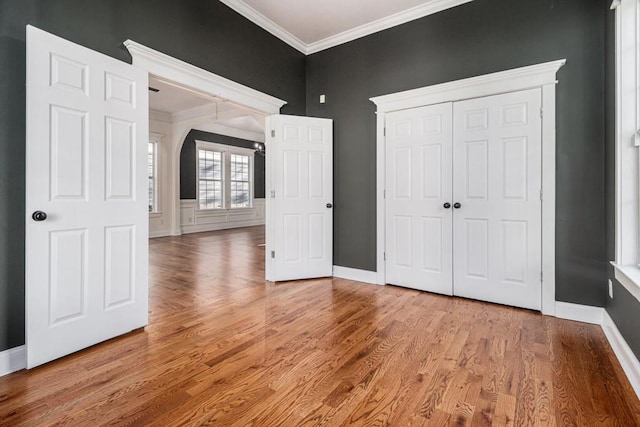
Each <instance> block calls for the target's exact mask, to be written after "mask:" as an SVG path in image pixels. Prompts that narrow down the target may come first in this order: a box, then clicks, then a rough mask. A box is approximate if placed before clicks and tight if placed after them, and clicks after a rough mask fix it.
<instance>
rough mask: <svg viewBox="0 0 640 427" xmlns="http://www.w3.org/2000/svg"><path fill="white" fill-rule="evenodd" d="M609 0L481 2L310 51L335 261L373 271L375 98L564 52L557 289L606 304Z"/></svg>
mask: <svg viewBox="0 0 640 427" xmlns="http://www.w3.org/2000/svg"><path fill="white" fill-rule="evenodd" d="M605 3H606V2H605V1H603V0H475V1H473V2H471V3H467V4H464V5H461V6H458V7H455V8H453V9H449V10H447V11H443V12H440V13H437V14H435V15H431V16H428V17H425V18H422V19H419V20H416V21H413V22H410V23H407V24H404V25H401V26H398V27H395V28H391V29H388V30H385V31H382V32H380V33H377V34H373V35H371V36H368V37H365V38H362V39H359V40H355V41H353V42H350V43H347V44H344V45H341V46H337V47H334V48H332V49H329V50H326V51H323V52H319V53H316V54H314V55H311V56H310V57H308V58H307V114H308V115H311V116H319V117H328V118H332V119H334V137H335V140H334V141H335V143H334V170H335V184H334V185H335V188H334V190H335V193H334V201H335V210H334V224H335V225H334V227H335V232H334V236H335V238H334V242H335V243H334V263H335V264H337V265H341V266H345V267H352V268H359V269H365V270H375V269H376V258H375V255H376V253H375V245H376V237H375V236H376V227H375V221H376V214H375V212H376V204H375V200H376V199H375V190H376V180H375V176H376V169H375V168H376V163H375V160H376V156H375V146H376V118H375V114H374V112H375V106H374V104H373V103H371V102H370V101H369V98H370V97H372V96H378V95H383V94H388V93H393V92H398V91H402V90H407V89H413V88H418V87H422V86H428V85H433V84H437V83H442V82H447V81H451V80H457V79H461V78H466V77H471V76H477V75H481V74H486V73H491V72H496V71H501V70H506V69H510V68H515V67H521V66H525V65H531V64H536V63H540V62H545V61H551V60H556V59H561V58H566V59H567V64H566V65H565V66H564V68H562V69H561V70H560V72H559V73H558V79H559V84H558V86H557V150H556V152H557V174H556V179H557V184H556V185H557V188H556V189H557V212H556V215H557V216H556V221H557V223H556V226H557V233H556V254H557V255H556V261H557V262H556V271H557V273H556V286H557V290H556V296H557V299H558V300H560V301H567V302H573V303H580V304H589V305H596V306H604V304H605V297H606V285H604V284H605V283H606V277H607V270H606V261H607V256H606V251H605V231H604V230H605V210H604V204H605V195H604V171H605V168H604V166H605V163H604V154H605V153H604V143H603V141H604V65H603V62H604V22H605V8H604V4H605ZM320 94H326V99H327V102H326V104H319V103H318V98H319V96H320Z"/></svg>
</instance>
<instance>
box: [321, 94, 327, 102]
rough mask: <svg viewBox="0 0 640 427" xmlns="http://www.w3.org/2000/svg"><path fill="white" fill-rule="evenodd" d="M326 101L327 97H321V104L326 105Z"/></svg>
mask: <svg viewBox="0 0 640 427" xmlns="http://www.w3.org/2000/svg"><path fill="white" fill-rule="evenodd" d="M325 102H326V101H325V96H324V95H320V104H324V103H325Z"/></svg>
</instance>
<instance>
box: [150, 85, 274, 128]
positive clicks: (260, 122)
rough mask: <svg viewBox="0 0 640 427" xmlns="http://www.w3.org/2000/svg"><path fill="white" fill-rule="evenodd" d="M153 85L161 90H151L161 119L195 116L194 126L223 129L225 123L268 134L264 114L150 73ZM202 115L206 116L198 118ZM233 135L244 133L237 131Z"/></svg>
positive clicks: (152, 105)
mask: <svg viewBox="0 0 640 427" xmlns="http://www.w3.org/2000/svg"><path fill="white" fill-rule="evenodd" d="M149 87H150V88H154V89H158V91H157V92H156V91H152V90H149V110H150V111H151V112H152V113H153V117H155V118H156V119H158V120H163V121H167V122H177V121H181V120H191V121H192V123H193V126H194V128H197V129H200V130H205V131H210V132H216V133H221V132H222V131H221V130H220V129H221V128H220V127H221V126H222V127H224V128H226V129H231V130H232V131H233V130H236V131H241V132H249V133H253V134H257V135H259V136H263V134H264V121H265V117H264V115H263V114H259V113H256V112H254V111H251V110H247V109H244V108H242V107H239V106H237V105H235V104H232V103H230V102H226V101H224V100H222V99H220V98H216V97H214V96H210V95H205V94H202V93H199V92H197V91H194V90H190V89H188V88H184V87H181V86H178V85H175V84H172V83H169V82H165V81H164V80H161V79H158V78H156V77H154V76H149ZM200 119H202V120H201V121H198V120H200ZM216 126H217V127H216ZM225 134H226V133H225ZM230 136H237V137H243V136H242V135H236V134H230ZM254 137H256V136H255V135H254Z"/></svg>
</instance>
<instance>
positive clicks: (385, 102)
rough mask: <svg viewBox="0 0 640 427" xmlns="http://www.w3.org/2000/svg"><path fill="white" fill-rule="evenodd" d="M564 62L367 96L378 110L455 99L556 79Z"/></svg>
mask: <svg viewBox="0 0 640 427" xmlns="http://www.w3.org/2000/svg"><path fill="white" fill-rule="evenodd" d="M566 62H567V60H566V59H560V60H557V61H550V62H545V63H542V64H536V65H529V66H526V67H520V68H514V69H511V70H506V71H499V72H497V73H492V74H485V75H482V76H477V77H470V78H467V79H462V80H456V81H453V82H448V83H442V84H437V85H433V86H427V87H423V88H419V89H412V90H406V91H404V92H397V93H392V94H389V95H382V96H376V97H374V98H370V100H371V101H372V102H373V103H374V104H376V106H377V112H378V113H384V112H389V111H395V110H401V109H405V108H414V107H419V106H423V105H431V104H437V103H440V102H451V101H459V100H461V99H470V98H477V97H481V96H488V95H495V94H497V93H505V92H514V91H517V90H525V89H530V88H533V87H539V86H543V85H546V84H555V83H557V81H556V73H557V72H558V70H559V69H560V67H562V66H563V65H564V64H565V63H566Z"/></svg>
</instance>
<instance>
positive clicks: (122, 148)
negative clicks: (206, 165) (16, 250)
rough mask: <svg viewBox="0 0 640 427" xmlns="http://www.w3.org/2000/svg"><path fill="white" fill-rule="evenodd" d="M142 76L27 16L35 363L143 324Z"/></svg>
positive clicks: (30, 308)
mask: <svg viewBox="0 0 640 427" xmlns="http://www.w3.org/2000/svg"><path fill="white" fill-rule="evenodd" d="M147 86H148V84H147V75H146V73H144V72H142V71H140V70H137V69H135V68H134V67H132V66H131V65H129V64H125V63H123V62H121V61H117V60H115V59H113V58H109V57H107V56H105V55H102V54H99V53H97V52H94V51H91V50H89V49H86V48H84V47H82V46H78V45H76V44H74V43H71V42H69V41H67V40H64V39H61V38H59V37H56V36H54V35H51V34H48V33H46V32H44V31H41V30H38V29H37V28H34V27H31V26H28V27H27V162H26V166H27V183H26V186H27V191H26V194H27V199H26V211H27V217H26V312H27V318H26V341H27V366H28V367H29V368H32V367H34V366H37V365H40V364H42V363H46V362H48V361H50V360H53V359H56V358H58V357H62V356H64V355H67V354H70V353H73V352H75V351H78V350H81V349H83V348H86V347H88V346H91V345H93V344H96V343H99V342H101V341H104V340H107V339H110V338H113V337H115V336H118V335H121V334H124V333H127V332H129V331H131V330H133V329H137V328H140V327H142V326H144V325H146V324H147V317H148V314H147V304H148V303H147V274H148V273H147V270H148V267H147V258H148V254H147V245H148V242H147V238H148V225H147V221H148V214H147V200H146V189H147V188H146V186H147V177H146V155H147V139H148V105H147ZM37 210H41V211H44V212H46V213H47V215H48V217H47V218H46V220H44V221H35V220H34V219H32V217H31V214H32V213H33V212H34V211H37Z"/></svg>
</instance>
